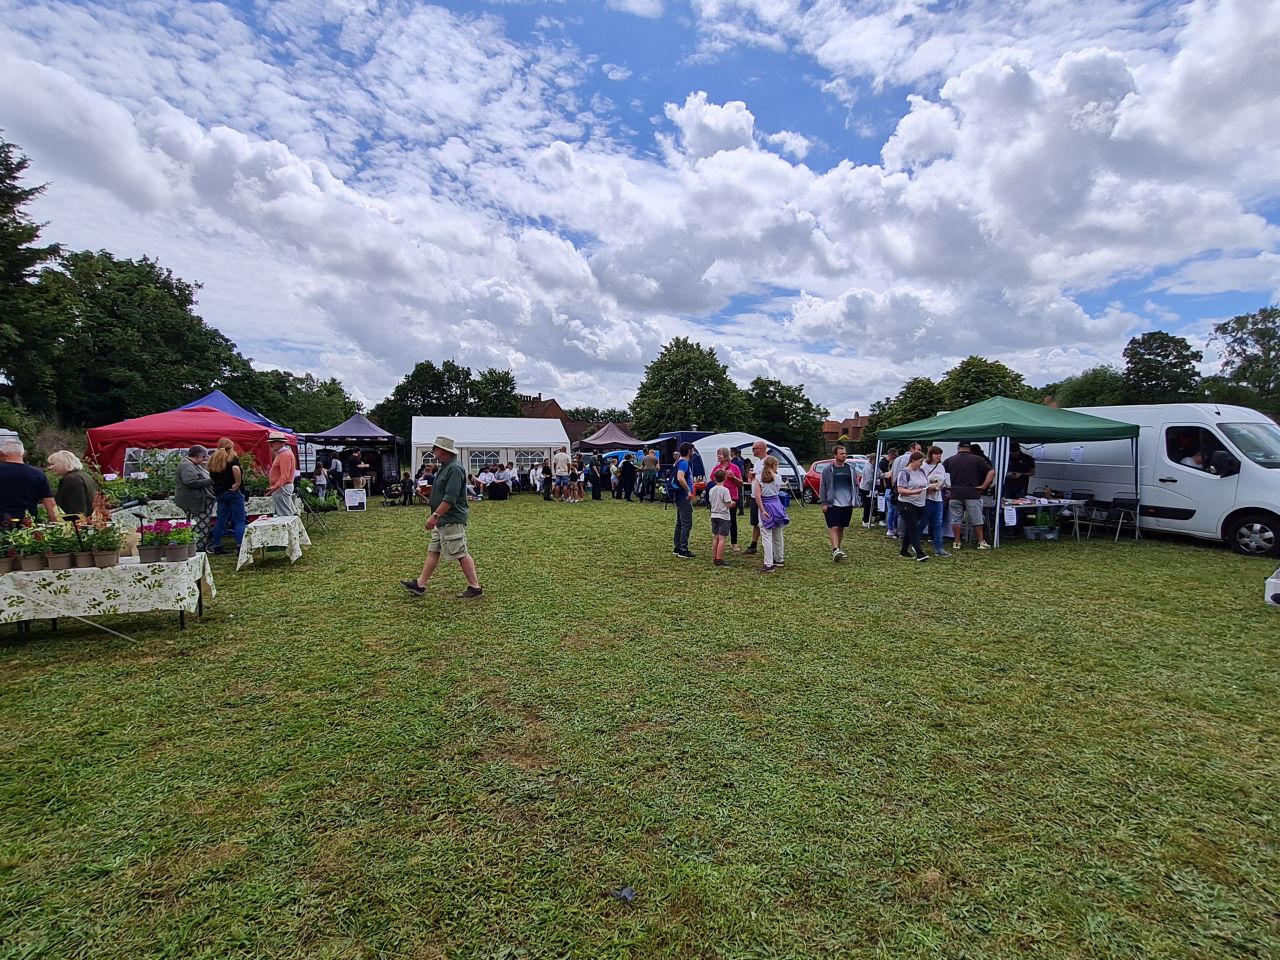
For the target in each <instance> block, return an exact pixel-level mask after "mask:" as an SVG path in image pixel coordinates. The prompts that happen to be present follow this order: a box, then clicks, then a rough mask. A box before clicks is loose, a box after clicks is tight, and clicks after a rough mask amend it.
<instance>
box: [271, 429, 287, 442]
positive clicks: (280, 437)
mask: <svg viewBox="0 0 1280 960" xmlns="http://www.w3.org/2000/svg"><path fill="white" fill-rule="evenodd" d="M288 442H289V438H288V437H287V436H285V435H284V434H283V433H281V432H280V431H279V430H272V431H271V432H270V433H269V434H267V443H288Z"/></svg>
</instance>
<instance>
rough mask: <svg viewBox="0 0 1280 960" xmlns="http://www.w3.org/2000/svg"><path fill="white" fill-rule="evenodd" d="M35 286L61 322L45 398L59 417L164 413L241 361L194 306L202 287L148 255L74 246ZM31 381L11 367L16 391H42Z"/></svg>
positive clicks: (85, 419) (81, 419) (88, 419)
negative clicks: (129, 256) (52, 382)
mask: <svg viewBox="0 0 1280 960" xmlns="http://www.w3.org/2000/svg"><path fill="white" fill-rule="evenodd" d="M35 286H36V288H37V290H36V291H35V292H36V294H37V297H38V300H39V309H41V310H42V311H44V312H46V313H47V314H48V315H51V316H57V317H60V318H61V319H62V321H63V323H62V327H61V330H60V335H59V336H58V337H57V339H56V342H50V344H49V355H50V358H51V361H52V363H53V364H54V366H55V368H56V370H57V389H56V391H55V394H54V396H53V397H51V398H49V399H51V400H52V407H53V409H54V411H56V413H57V415H58V417H59V418H60V419H61V420H62V422H63V423H75V424H85V425H89V426H93V425H97V424H102V423H111V422H113V421H116V420H121V419H124V418H126V417H136V416H141V415H143V414H148V413H155V412H156V411H158V410H169V409H172V408H173V407H176V406H179V405H181V404H183V403H185V402H187V401H188V400H190V399H191V397H192V396H193V395H195V394H199V393H203V392H206V391H208V390H210V389H212V388H213V387H215V386H218V385H219V384H222V383H225V382H226V380H227V379H228V378H229V377H230V376H231V375H233V374H235V373H239V372H241V371H243V370H244V368H245V366H246V361H245V360H244V358H243V357H241V356H240V355H239V354H238V353H236V351H235V345H234V344H232V342H231V341H230V340H228V339H227V338H226V337H225V336H223V335H222V334H221V333H219V332H218V331H217V330H215V329H213V328H212V327H210V326H208V325H207V324H206V323H205V322H204V320H203V319H201V318H200V317H199V316H198V315H197V314H196V313H195V310H194V308H195V302H196V300H195V296H196V291H197V290H198V289H199V286H198V285H197V284H192V283H188V282H186V281H185V280H182V279H180V278H178V277H176V276H174V275H173V273H172V272H171V271H170V270H168V269H166V268H164V267H162V266H160V265H159V264H158V263H157V262H156V261H154V260H150V259H148V258H145V257H144V258H143V259H141V260H136V261H135V260H117V259H116V258H115V257H113V256H112V255H111V254H109V253H107V252H106V251H99V252H97V253H94V252H92V251H87V250H86V251H81V252H78V253H71V254H67V255H66V256H64V257H62V258H61V259H60V260H59V264H58V267H57V269H48V270H45V271H44V272H43V273H41V274H40V278H39V280H38V281H37V282H36V285H35ZM27 378H28V373H27V372H26V371H22V370H19V371H17V372H16V375H15V377H14V383H15V386H16V387H17V388H18V391H19V392H20V393H26V394H27V395H28V396H30V395H32V394H33V393H39V390H38V389H37V390H27V389H26V387H27V386H29V384H28V383H27ZM37 386H38V385H37ZM44 396H46V397H47V396H48V395H47V394H44Z"/></svg>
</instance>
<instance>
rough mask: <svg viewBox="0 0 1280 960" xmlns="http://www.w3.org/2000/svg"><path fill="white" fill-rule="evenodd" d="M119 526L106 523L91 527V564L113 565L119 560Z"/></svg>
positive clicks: (98, 565) (97, 565) (96, 565)
mask: <svg viewBox="0 0 1280 960" xmlns="http://www.w3.org/2000/svg"><path fill="white" fill-rule="evenodd" d="M122 539H123V538H122V537H121V536H120V528H119V527H117V526H116V525H115V524H112V523H107V524H105V525H103V526H98V525H97V524H95V525H94V528H93V565H94V566H95V567H114V566H115V565H116V564H118V563H119V562H120V543H121V540H122Z"/></svg>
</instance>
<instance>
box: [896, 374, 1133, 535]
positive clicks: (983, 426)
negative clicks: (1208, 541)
mask: <svg viewBox="0 0 1280 960" xmlns="http://www.w3.org/2000/svg"><path fill="white" fill-rule="evenodd" d="M1126 439H1127V440H1129V441H1130V442H1131V444H1132V449H1133V490H1134V494H1135V496H1136V495H1139V493H1140V488H1139V486H1138V427H1137V425H1136V424H1132V423H1123V422H1122V421H1119V420H1108V419H1106V418H1105V417H1094V416H1090V415H1089V414H1087V413H1077V412H1076V411H1074V410H1061V409H1058V408H1056V407H1046V406H1044V405H1042V404H1039V403H1027V402H1026V401H1025V400H1013V399H1011V398H1009V397H992V398H991V399H990V400H983V401H981V402H980V403H975V404H972V405H971V406H968V407H965V408H964V409H962V410H954V411H952V412H951V413H941V414H938V415H937V416H936V417H928V418H926V419H924V420H916V421H914V422H912V423H904V424H902V425H901V426H897V427H890V428H889V429H887V430H881V431H880V433H879V435H878V436H877V438H876V462H877V463H879V462H880V457H881V451H882V449H883V446H884V442H885V441H886V440H919V441H921V442H925V441H937V440H985V441H988V442H990V443H991V444H992V464H993V465H994V466H995V470H996V505H997V508H998V507H999V505H1000V504H1001V503H1003V500H1004V477H1005V474H1006V473H1008V471H1009V453H1010V444H1011V443H1014V442H1015V441H1016V442H1017V443H1059V442H1063V441H1070V440H1080V441H1084V440H1126ZM993 542H994V545H995V546H997V547H998V546H999V545H1000V523H999V522H998V520H997V522H996V524H995V530H994V531H993Z"/></svg>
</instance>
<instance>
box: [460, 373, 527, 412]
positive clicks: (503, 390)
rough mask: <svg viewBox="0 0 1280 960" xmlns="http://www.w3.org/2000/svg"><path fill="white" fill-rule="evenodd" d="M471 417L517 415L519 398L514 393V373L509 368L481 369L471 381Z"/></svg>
mask: <svg viewBox="0 0 1280 960" xmlns="http://www.w3.org/2000/svg"><path fill="white" fill-rule="evenodd" d="M469 409H470V412H471V416H473V417H518V416H520V398H519V397H518V396H517V394H516V375H515V374H514V373H512V372H511V371H510V370H499V369H498V368H497V367H490V368H489V369H488V370H481V371H480V373H479V375H478V376H477V377H476V378H475V379H474V380H473V381H472V382H471V404H470V406H469Z"/></svg>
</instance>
